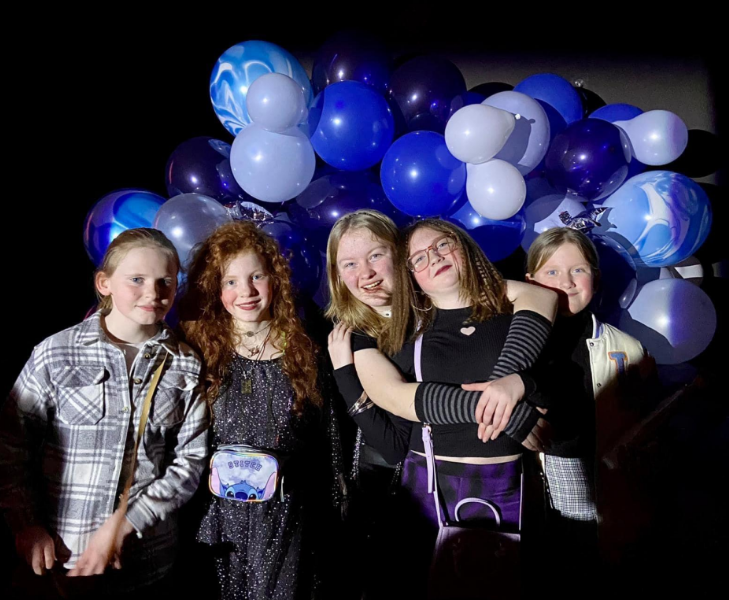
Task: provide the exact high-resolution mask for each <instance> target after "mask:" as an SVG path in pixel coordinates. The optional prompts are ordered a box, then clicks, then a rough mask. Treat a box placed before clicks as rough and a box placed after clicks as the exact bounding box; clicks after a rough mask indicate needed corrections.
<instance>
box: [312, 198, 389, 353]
mask: <svg viewBox="0 0 729 600" xmlns="http://www.w3.org/2000/svg"><path fill="white" fill-rule="evenodd" d="M357 230H367V231H369V232H370V233H371V234H372V236H373V237H375V238H377V239H379V240H380V241H381V242H382V243H383V244H384V245H385V246H387V247H388V248H389V249H390V252H391V254H392V258H393V261H395V259H396V256H397V253H398V247H399V242H400V233H399V231H398V229H397V225H395V223H394V222H393V221H392V219H390V218H389V217H387V216H386V215H383V214H382V213H380V212H377V211H376V210H368V209H364V210H358V211H355V212H353V213H350V214H348V215H344V216H343V217H342V218H340V219H339V220H338V221H337V222H336V223H335V224H334V227H333V228H332V231H331V233H330V234H329V240H328V241H327V282H328V283H329V306H328V307H327V310H326V316H327V318H329V319H334V320H336V321H339V322H341V323H344V324H345V325H347V326H348V327H352V328H354V329H356V330H357V331H361V332H362V333H364V334H366V335H368V336H370V337H373V338H376V339H377V338H379V337H380V335H381V334H382V331H383V330H384V329H385V327H386V326H387V324H388V321H389V319H387V318H385V317H383V316H382V315H380V314H379V313H378V312H377V311H376V310H374V309H373V308H372V307H370V306H367V305H366V304H365V303H364V302H362V301H361V300H359V299H358V298H355V297H354V296H353V295H352V293H351V292H350V291H349V289H348V288H347V286H346V285H345V284H344V281H342V278H341V277H340V276H339V270H338V267H337V254H338V252H339V243H340V242H341V241H342V238H343V237H344V235H345V234H347V233H348V232H350V231H357Z"/></svg>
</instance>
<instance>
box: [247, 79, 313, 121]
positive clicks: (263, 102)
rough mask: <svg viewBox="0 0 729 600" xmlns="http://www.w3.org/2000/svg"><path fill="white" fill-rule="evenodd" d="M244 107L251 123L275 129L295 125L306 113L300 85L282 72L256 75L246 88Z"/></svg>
mask: <svg viewBox="0 0 729 600" xmlns="http://www.w3.org/2000/svg"><path fill="white" fill-rule="evenodd" d="M246 107H247V108H248V116H249V117H250V119H251V121H252V122H253V123H256V124H257V125H260V126H261V127H263V128H264V129H266V130H267V131H273V132H275V133H281V132H283V131H286V130H287V129H291V128H292V127H296V126H297V125H298V124H299V123H301V122H302V121H303V120H304V119H305V118H306V115H307V110H306V99H305V97H304V91H303V90H302V89H301V86H300V85H299V84H298V83H296V82H295V81H294V80H293V79H291V77H289V76H287V75H282V74H281V73H267V74H266V75H261V76H260V77H259V78H258V79H256V80H255V81H254V82H253V85H251V87H250V88H249V89H248V95H247V96H246Z"/></svg>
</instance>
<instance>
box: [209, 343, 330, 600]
mask: <svg viewBox="0 0 729 600" xmlns="http://www.w3.org/2000/svg"><path fill="white" fill-rule="evenodd" d="M293 399H294V391H293V388H292V386H291V383H290V382H289V380H288V378H287V377H286V375H285V374H284V372H283V369H282V360H281V359H280V358H279V359H274V360H270V361H253V360H249V359H247V358H244V357H241V356H238V355H236V357H235V359H234V360H233V363H232V365H231V369H230V373H229V377H228V380H227V381H226V382H225V384H224V386H223V387H222V390H221V393H220V395H219V396H218V399H217V401H216V402H215V404H214V405H213V426H212V427H213V435H212V438H213V440H212V441H213V448H212V450H213V451H214V450H215V449H216V448H217V447H218V446H220V445H224V444H248V445H250V446H254V447H256V448H260V449H265V450H273V451H275V452H276V454H277V455H278V456H279V457H288V458H285V460H286V462H285V464H284V467H283V473H284V498H283V501H282V500H281V499H280V495H279V494H278V492H277V493H276V495H275V497H274V498H272V499H271V500H269V501H267V502H261V503H245V502H236V501H232V500H225V499H221V498H217V497H215V496H212V495H211V499H210V502H209V505H208V508H207V511H206V513H205V516H204V517H203V520H202V523H201V525H200V529H199V531H198V541H200V542H203V543H205V544H209V545H211V546H213V548H214V550H215V552H214V555H215V559H214V560H215V567H216V571H217V576H218V582H219V591H220V595H219V597H220V598H225V599H236V600H238V599H241V600H259V599H261V600H262V599H264V598H265V599H267V600H268V599H272V600H273V599H275V600H279V599H281V600H283V599H286V600H289V599H298V598H312V597H317V594H316V589H315V588H316V587H317V573H316V571H317V568H316V564H315V561H314V560H313V556H314V554H315V553H316V550H317V548H316V546H315V543H316V538H317V537H321V530H320V531H319V532H317V531H316V530H312V527H316V526H317V525H321V518H322V517H321V515H320V514H317V511H318V510H320V509H321V507H322V506H324V505H328V506H331V498H332V486H331V483H332V482H333V481H334V479H335V478H336V476H335V478H333V477H332V475H333V472H334V473H336V469H335V470H334V471H333V470H332V462H333V458H334V459H335V460H334V462H336V458H338V457H337V456H336V452H335V453H334V454H333V453H332V447H333V446H335V445H336V444H338V440H332V428H331V427H330V423H329V422H328V421H329V419H326V418H323V417H322V412H321V411H320V410H318V409H316V408H314V407H312V408H310V409H308V411H307V412H305V414H304V415H303V416H301V417H297V416H296V415H294V414H293V412H292V410H291V407H292V403H293ZM325 412H327V411H325ZM335 432H336V429H335ZM332 442H335V443H334V444H332ZM312 534H313V535H312Z"/></svg>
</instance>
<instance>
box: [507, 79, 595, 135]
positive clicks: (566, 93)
mask: <svg viewBox="0 0 729 600" xmlns="http://www.w3.org/2000/svg"><path fill="white" fill-rule="evenodd" d="M514 91H515V92H521V93H522V94H526V95H527V96H531V97H532V98H534V99H536V100H543V101H544V102H546V103H547V104H550V105H551V106H553V107H554V108H555V109H556V110H557V112H558V113H559V114H560V115H562V117H563V118H564V120H565V122H566V123H567V125H569V124H570V123H574V122H575V121H579V120H580V119H581V118H582V116H583V111H582V99H581V98H580V94H579V93H578V92H577V90H576V89H575V88H574V87H573V86H572V84H571V83H570V82H569V81H567V80H566V79H565V78H564V77H560V76H559V75H554V74H552V73H539V74H537V75H532V76H531V77H527V78H526V79H524V80H523V81H521V82H519V83H518V84H517V85H516V87H514Z"/></svg>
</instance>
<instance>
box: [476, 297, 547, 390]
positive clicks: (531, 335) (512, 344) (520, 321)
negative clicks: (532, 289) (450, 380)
mask: <svg viewBox="0 0 729 600" xmlns="http://www.w3.org/2000/svg"><path fill="white" fill-rule="evenodd" d="M551 331H552V323H551V322H550V321H549V320H548V319H546V318H545V317H543V316H542V315H540V314H539V313H535V312H534V311H531V310H522V311H519V312H518V313H514V316H513V318H512V319H511V325H509V333H508V334H507V335H506V341H505V342H504V347H503V349H502V350H501V354H500V355H499V359H498V360H497V361H496V365H494V370H493V372H492V373H491V377H489V381H493V380H494V379H499V378H501V377H506V376H507V375H511V374H512V373H518V372H519V371H523V370H525V369H528V368H530V367H533V366H534V363H535V362H536V361H537V357H538V356H539V353H540V352H541V351H542V349H543V348H544V345H545V344H546V343H547V338H548V337H549V333H550V332H551ZM525 386H526V384H525ZM527 395H528V394H525V396H527Z"/></svg>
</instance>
